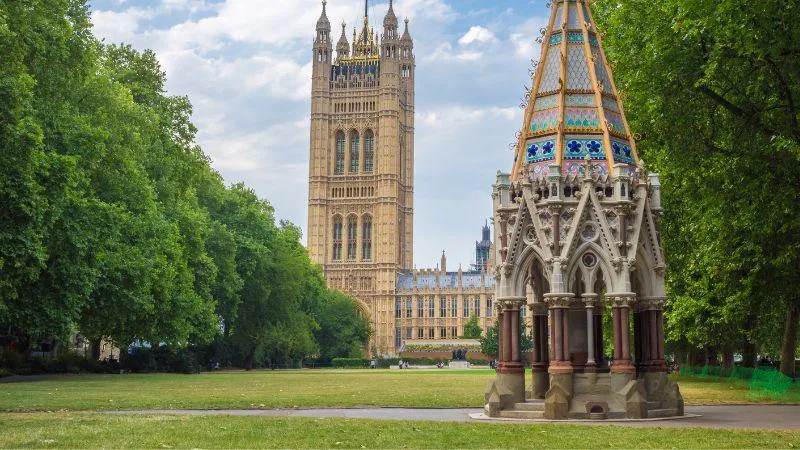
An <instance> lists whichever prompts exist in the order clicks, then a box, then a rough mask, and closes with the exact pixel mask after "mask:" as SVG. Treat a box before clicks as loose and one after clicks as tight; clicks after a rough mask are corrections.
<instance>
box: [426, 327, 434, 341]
mask: <svg viewBox="0 0 800 450" xmlns="http://www.w3.org/2000/svg"><path fill="white" fill-rule="evenodd" d="M434 338H436V336H435V335H434V328H433V327H430V328H428V339H434Z"/></svg>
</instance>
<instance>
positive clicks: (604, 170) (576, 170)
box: [563, 162, 608, 176]
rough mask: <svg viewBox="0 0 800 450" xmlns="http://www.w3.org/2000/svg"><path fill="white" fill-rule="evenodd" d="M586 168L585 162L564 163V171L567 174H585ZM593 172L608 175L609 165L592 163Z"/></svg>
mask: <svg viewBox="0 0 800 450" xmlns="http://www.w3.org/2000/svg"><path fill="white" fill-rule="evenodd" d="M585 169H586V164H585V163H575V162H573V163H568V164H566V165H564V172H563V173H565V174H570V175H580V174H583V171H584V170H585ZM592 173H594V174H598V175H600V176H605V175H608V166H606V164H604V163H592Z"/></svg>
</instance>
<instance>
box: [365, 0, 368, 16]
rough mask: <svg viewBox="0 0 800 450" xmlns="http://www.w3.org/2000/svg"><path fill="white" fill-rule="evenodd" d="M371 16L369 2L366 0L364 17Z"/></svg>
mask: <svg viewBox="0 0 800 450" xmlns="http://www.w3.org/2000/svg"><path fill="white" fill-rule="evenodd" d="M368 15H369V0H364V17H367V16H368Z"/></svg>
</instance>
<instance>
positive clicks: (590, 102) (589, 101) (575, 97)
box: [564, 94, 597, 108]
mask: <svg viewBox="0 0 800 450" xmlns="http://www.w3.org/2000/svg"><path fill="white" fill-rule="evenodd" d="M564 104H565V105H566V106H568V107H583V108H585V107H591V106H597V104H596V103H595V98H594V94H569V95H567V98H566V100H565V103H564Z"/></svg>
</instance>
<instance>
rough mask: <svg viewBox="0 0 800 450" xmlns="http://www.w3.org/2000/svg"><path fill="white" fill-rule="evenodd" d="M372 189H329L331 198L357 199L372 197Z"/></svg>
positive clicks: (373, 189) (365, 187)
mask: <svg viewBox="0 0 800 450" xmlns="http://www.w3.org/2000/svg"><path fill="white" fill-rule="evenodd" d="M374 196H375V188H374V187H367V186H364V187H360V188H359V187H348V188H343V187H341V188H331V198H358V197H374Z"/></svg>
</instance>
